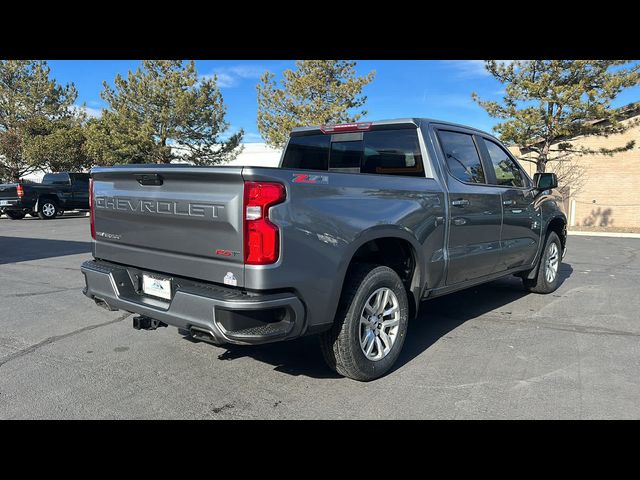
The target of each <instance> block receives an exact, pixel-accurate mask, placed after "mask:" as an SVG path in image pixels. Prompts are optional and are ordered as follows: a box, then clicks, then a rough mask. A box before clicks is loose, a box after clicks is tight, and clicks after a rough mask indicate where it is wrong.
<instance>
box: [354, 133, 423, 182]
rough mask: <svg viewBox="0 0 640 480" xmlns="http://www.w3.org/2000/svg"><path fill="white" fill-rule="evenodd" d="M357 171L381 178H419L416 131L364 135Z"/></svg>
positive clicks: (419, 165) (420, 169) (419, 162)
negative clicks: (359, 166) (381, 176)
mask: <svg viewBox="0 0 640 480" xmlns="http://www.w3.org/2000/svg"><path fill="white" fill-rule="evenodd" d="M361 171H362V173H377V174H381V175H404V176H417V177H423V176H424V169H423V166H422V155H421V154H420V144H419V143H418V134H417V131H416V130H414V129H407V130H374V131H373V132H367V133H365V134H364V155H363V158H362V170H361Z"/></svg>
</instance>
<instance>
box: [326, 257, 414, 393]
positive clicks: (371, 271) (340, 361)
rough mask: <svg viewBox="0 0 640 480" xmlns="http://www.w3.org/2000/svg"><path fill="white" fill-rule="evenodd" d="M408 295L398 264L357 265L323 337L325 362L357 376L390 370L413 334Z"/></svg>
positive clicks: (371, 376)
mask: <svg viewBox="0 0 640 480" xmlns="http://www.w3.org/2000/svg"><path fill="white" fill-rule="evenodd" d="M408 312H409V308H408V300H407V292H406V290H405V287H404V285H403V284H402V281H401V280H400V277H398V274H397V273H396V272H394V271H393V270H392V269H390V268H388V267H384V266H376V265H368V264H367V265H357V266H355V267H354V268H353V269H352V272H351V273H350V275H349V278H348V279H347V281H346V282H345V287H344V290H343V293H342V298H341V300H340V305H339V306H338V312H337V314H336V319H335V323H334V325H333V327H332V328H331V330H329V331H327V332H324V333H323V334H321V336H320V346H321V348H322V353H323V356H324V358H325V361H326V362H327V364H328V365H329V367H331V368H332V369H333V370H335V371H336V372H338V373H339V374H341V375H344V376H345V377H349V378H352V379H354V380H360V381H369V380H374V379H376V378H379V377H381V376H383V375H384V374H386V373H387V372H388V371H389V370H390V369H391V367H392V366H393V364H394V363H395V362H396V360H397V359H398V356H399V355H400V351H401V350H402V345H403V343H404V339H405V336H406V333H407V324H408Z"/></svg>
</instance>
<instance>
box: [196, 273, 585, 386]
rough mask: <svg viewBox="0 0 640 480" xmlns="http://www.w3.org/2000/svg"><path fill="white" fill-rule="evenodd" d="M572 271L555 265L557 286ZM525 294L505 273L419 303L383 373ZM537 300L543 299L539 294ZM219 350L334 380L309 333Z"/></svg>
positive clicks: (231, 357)
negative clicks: (395, 356)
mask: <svg viewBox="0 0 640 480" xmlns="http://www.w3.org/2000/svg"><path fill="white" fill-rule="evenodd" d="M572 272H573V268H572V267H571V265H570V264H568V263H563V264H561V267H560V285H562V283H563V282H564V281H565V280H566V279H567V278H569V277H570V276H571V274H572ZM526 295H530V293H529V292H528V291H526V290H525V289H524V288H523V287H522V282H521V280H520V279H519V278H516V277H512V276H511V277H505V278H503V279H499V280H496V281H493V282H490V283H487V284H484V285H480V286H477V287H473V288H469V289H466V290H462V291H460V292H456V293H451V294H449V295H445V296H443V297H439V298H434V299H433V300H428V301H425V302H422V305H421V306H420V313H419V315H418V317H417V318H416V319H414V320H412V321H410V322H409V329H408V333H407V338H406V340H405V343H404V346H403V348H402V353H401V354H400V357H399V358H398V361H397V362H396V364H395V366H394V368H393V369H392V370H391V372H390V373H389V374H393V371H395V370H398V369H400V368H402V367H403V366H404V365H406V364H407V363H409V362H410V361H411V360H413V359H414V358H415V357H417V356H418V355H420V354H421V353H422V352H424V351H425V350H426V349H427V348H429V347H430V346H431V345H433V344H434V343H435V342H437V341H438V340H439V339H440V338H442V337H444V336H446V335H447V334H448V333H449V332H451V331H452V330H455V329H456V328H457V327H459V326H460V325H462V324H463V323H464V322H466V321H467V320H471V319H474V318H476V317H479V316H481V315H484V314H485V313H488V312H490V311H494V310H499V309H500V308H501V307H504V306H505V305H508V304H509V303H511V302H513V301H515V300H518V299H519V298H522V297H524V296H526ZM531 295H535V294H531ZM551 295H553V294H551ZM541 298H542V301H544V296H541ZM503 313H504V314H505V315H509V314H510V313H511V311H510V310H506V311H505V312H503ZM185 339H189V337H185ZM192 341H193V340H192ZM224 348H226V349H227V351H226V352H224V353H223V354H221V355H219V356H218V358H219V359H220V360H234V359H237V358H242V357H251V358H253V359H255V360H258V361H260V362H264V363H268V364H270V365H273V366H274V367H275V368H274V370H276V371H279V372H283V373H287V374H289V375H294V376H297V375H304V376H307V377H312V378H340V376H339V375H337V374H336V373H335V372H333V371H332V370H330V369H329V367H327V366H326V364H325V363H324V359H323V358H322V353H321V352H320V346H319V345H318V339H317V338H316V337H315V336H311V337H303V338H299V339H297V340H292V341H288V342H281V343H272V344H267V345H257V346H242V345H225V346H224Z"/></svg>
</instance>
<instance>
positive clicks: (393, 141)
mask: <svg viewBox="0 0 640 480" xmlns="http://www.w3.org/2000/svg"><path fill="white" fill-rule="evenodd" d="M282 168H293V169H302V170H324V171H332V172H343V173H369V174H378V175H403V176H418V177H424V168H423V163H422V155H421V153H420V144H419V142H418V134H417V130H415V129H395V130H374V131H369V132H362V133H357V134H347V135H345V134H337V135H336V134H334V135H326V134H317V135H305V136H293V137H291V139H290V140H289V144H288V146H287V150H286V152H285V155H284V158H283V161H282Z"/></svg>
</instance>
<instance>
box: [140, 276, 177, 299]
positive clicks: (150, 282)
mask: <svg viewBox="0 0 640 480" xmlns="http://www.w3.org/2000/svg"><path fill="white" fill-rule="evenodd" d="M142 292H143V293H145V294H146V295H151V296H152V297H158V298H162V299H164V300H171V298H172V296H173V291H172V287H171V279H170V278H166V277H159V276H157V275H149V274H147V273H143V274H142Z"/></svg>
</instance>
